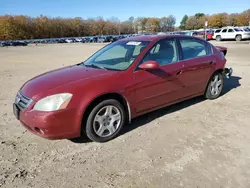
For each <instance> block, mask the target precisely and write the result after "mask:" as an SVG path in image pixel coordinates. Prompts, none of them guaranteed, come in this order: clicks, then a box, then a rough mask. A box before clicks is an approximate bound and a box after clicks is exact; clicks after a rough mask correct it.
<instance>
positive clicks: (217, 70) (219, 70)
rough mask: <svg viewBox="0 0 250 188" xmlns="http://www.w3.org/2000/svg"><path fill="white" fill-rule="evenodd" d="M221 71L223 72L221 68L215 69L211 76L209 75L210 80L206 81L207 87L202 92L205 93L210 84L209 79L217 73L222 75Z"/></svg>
mask: <svg viewBox="0 0 250 188" xmlns="http://www.w3.org/2000/svg"><path fill="white" fill-rule="evenodd" d="M223 71H224V70H223V69H222V68H219V69H216V70H215V71H214V72H213V74H211V76H210V78H209V79H208V80H207V85H206V88H205V91H204V92H206V91H207V88H208V85H209V82H210V80H211V78H212V77H213V76H214V74H215V73H217V72H219V73H221V74H222V75H223Z"/></svg>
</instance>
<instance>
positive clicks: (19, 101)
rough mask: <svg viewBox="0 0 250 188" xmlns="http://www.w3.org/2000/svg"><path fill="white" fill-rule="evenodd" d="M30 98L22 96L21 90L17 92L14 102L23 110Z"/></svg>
mask: <svg viewBox="0 0 250 188" xmlns="http://www.w3.org/2000/svg"><path fill="white" fill-rule="evenodd" d="M31 102H32V99H30V98H28V97H26V96H24V95H23V94H22V93H21V92H18V93H17V95H16V99H15V104H16V105H17V106H18V108H19V109H20V110H22V111H23V110H25V109H26V108H28V106H29V105H30V104H31Z"/></svg>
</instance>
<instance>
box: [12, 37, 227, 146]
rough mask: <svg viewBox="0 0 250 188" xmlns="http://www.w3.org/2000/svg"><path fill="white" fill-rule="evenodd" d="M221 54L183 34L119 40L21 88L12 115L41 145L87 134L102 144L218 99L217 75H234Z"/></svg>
mask: <svg viewBox="0 0 250 188" xmlns="http://www.w3.org/2000/svg"><path fill="white" fill-rule="evenodd" d="M220 49H222V50H227V48H223V47H215V46H213V45H212V44H210V43H208V42H206V41H204V40H202V39H198V38H195V37H189V36H182V35H178V36H177V35H155V36H141V37H131V38H126V39H122V40H119V41H116V42H114V43H110V44H109V45H106V46H105V47H104V48H102V49H101V50H99V51H98V52H97V53H95V54H94V55H92V56H91V57H90V58H89V59H87V60H86V61H84V62H82V63H79V64H76V65H72V66H68V67H65V68H60V69H57V70H53V71H50V72H47V73H44V74H42V75H39V76H37V77H35V78H33V79H31V80H29V81H27V82H26V83H25V84H24V85H23V86H22V87H21V88H20V90H19V91H18V93H17V95H16V98H15V102H14V104H13V112H14V114H15V116H16V118H17V119H18V120H20V122H21V123H22V124H23V125H24V126H25V127H26V128H27V129H28V130H30V131H31V132H33V133H34V134H36V135H38V136H41V137H44V138H49V139H63V138H75V137H79V136H84V135H86V136H87V137H88V138H89V139H91V140H93V141H96V142H105V141H108V140H111V139H113V138H115V137H116V136H117V135H118V134H119V132H120V131H121V129H122V127H123V126H124V124H125V123H127V122H131V119H133V118H135V117H137V116H140V115H142V114H145V113H147V112H151V111H153V110H156V109H160V108H162V107H166V106H168V105H171V104H174V103H177V102H180V101H183V100H186V99H190V98H193V97H196V96H200V95H204V97H205V98H207V99H216V98H218V97H219V96H220V94H221V92H222V89H223V83H224V79H223V76H227V77H230V76H231V74H232V69H231V68H226V67H225V65H226V59H225V56H224V55H223V53H222V52H221V50H220ZM201 65H202V66H201Z"/></svg>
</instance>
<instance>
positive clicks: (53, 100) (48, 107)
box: [33, 93, 72, 112]
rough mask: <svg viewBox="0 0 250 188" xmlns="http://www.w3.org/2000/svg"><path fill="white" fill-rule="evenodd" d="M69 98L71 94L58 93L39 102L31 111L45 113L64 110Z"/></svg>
mask: <svg viewBox="0 0 250 188" xmlns="http://www.w3.org/2000/svg"><path fill="white" fill-rule="evenodd" d="M71 98H72V94H70V93H60V94H56V95H51V96H48V97H45V98H43V99H41V100H39V101H38V102H37V103H36V104H35V106H34V108H33V109H34V110H38V111H45V112H50V111H56V110H60V109H64V108H66V107H67V106H68V104H69V102H70V100H71Z"/></svg>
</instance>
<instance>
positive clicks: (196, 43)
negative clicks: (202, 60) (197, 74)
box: [180, 39, 211, 60]
mask: <svg viewBox="0 0 250 188" xmlns="http://www.w3.org/2000/svg"><path fill="white" fill-rule="evenodd" d="M180 44H181V48H182V55H183V59H184V60H185V59H192V58H197V57H202V56H206V55H210V54H211V47H210V46H209V45H208V44H207V43H206V42H205V41H202V40H198V39H180Z"/></svg>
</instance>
